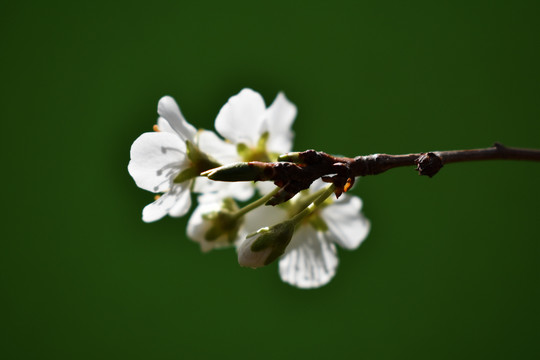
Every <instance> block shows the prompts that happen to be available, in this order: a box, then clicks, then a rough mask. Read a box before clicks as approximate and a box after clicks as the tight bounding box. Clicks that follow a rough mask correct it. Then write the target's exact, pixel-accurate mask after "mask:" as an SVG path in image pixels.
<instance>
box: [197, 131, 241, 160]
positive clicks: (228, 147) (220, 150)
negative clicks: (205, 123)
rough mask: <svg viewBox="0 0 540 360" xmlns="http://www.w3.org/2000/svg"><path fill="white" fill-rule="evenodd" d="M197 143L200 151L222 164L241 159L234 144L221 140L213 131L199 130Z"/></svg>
mask: <svg viewBox="0 0 540 360" xmlns="http://www.w3.org/2000/svg"><path fill="white" fill-rule="evenodd" d="M197 145H198V146H199V149H201V150H202V152H204V153H206V154H208V155H210V156H212V157H213V158H214V159H216V160H217V161H219V162H220V163H221V164H222V165H226V164H230V163H233V162H237V161H242V160H241V159H240V157H239V156H238V153H237V152H236V146H235V145H233V144H231V143H228V142H226V141H223V140H222V139H220V138H219V137H218V136H217V135H216V133H214V132H213V131H208V130H199V132H198V133H197Z"/></svg>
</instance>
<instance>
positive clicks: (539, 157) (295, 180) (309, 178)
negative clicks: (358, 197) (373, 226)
mask: <svg viewBox="0 0 540 360" xmlns="http://www.w3.org/2000/svg"><path fill="white" fill-rule="evenodd" d="M503 159H504V160H528V161H540V150H535V149H520V148H513V147H507V146H504V145H502V144H499V143H495V144H494V145H493V146H492V147H489V148H484V149H471V150H452V151H434V152H427V153H417V154H406V155H387V154H374V155H367V156H357V157H355V158H348V157H336V156H332V155H328V154H326V153H324V152H320V151H315V150H307V151H303V152H299V153H290V154H285V155H282V156H280V161H279V162H276V163H264V162H258V161H253V162H248V163H238V164H234V165H232V166H231V165H229V166H224V167H222V168H217V169H214V170H211V171H209V172H207V173H206V174H205V175H207V176H208V177H209V178H210V179H212V180H221V181H246V180H251V181H273V182H274V183H275V184H276V185H277V186H279V187H280V188H281V189H280V191H278V192H277V193H276V194H275V195H274V197H273V198H272V199H271V200H269V201H268V202H267V204H268V205H277V204H280V203H282V202H285V201H287V200H289V199H290V198H292V197H293V196H294V195H296V194H297V193H298V192H299V191H301V190H304V189H307V188H309V186H310V185H311V183H313V181H315V180H316V179H318V178H322V180H323V181H326V182H329V183H333V184H334V185H335V186H336V196H338V197H339V196H340V195H341V193H343V192H346V191H347V190H349V189H350V188H351V186H352V185H353V183H354V179H355V178H356V177H358V176H367V175H377V174H380V173H383V172H385V171H387V170H390V169H393V168H396V167H402V166H413V165H416V170H418V174H419V175H427V176H429V177H432V176H433V175H435V174H436V173H437V172H438V171H439V170H440V169H441V168H442V167H443V166H444V165H445V164H450V163H455V162H465V161H480V160H503Z"/></svg>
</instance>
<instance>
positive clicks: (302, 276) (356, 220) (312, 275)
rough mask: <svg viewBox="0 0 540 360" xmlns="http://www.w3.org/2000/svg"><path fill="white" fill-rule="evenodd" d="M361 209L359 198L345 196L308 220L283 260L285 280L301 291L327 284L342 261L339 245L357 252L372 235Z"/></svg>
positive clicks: (293, 239) (282, 272)
mask: <svg viewBox="0 0 540 360" xmlns="http://www.w3.org/2000/svg"><path fill="white" fill-rule="evenodd" d="M361 209H362V201H361V200H360V198H359V197H356V196H351V195H347V194H343V195H341V197H340V198H339V199H337V200H332V201H331V203H330V204H328V205H323V207H322V208H321V209H319V210H317V211H316V212H315V213H313V214H312V215H310V216H309V218H307V219H305V220H304V222H303V223H302V224H301V225H300V226H299V227H298V229H297V230H296V232H295V234H294V236H293V238H292V240H291V242H290V244H289V246H288V247H287V249H286V250H285V254H283V256H282V258H281V259H280V261H279V275H280V276H281V279H282V280H283V281H284V282H286V283H289V284H291V285H294V286H297V287H299V288H317V287H320V286H323V285H325V284H327V283H328V282H329V281H330V280H331V279H332V278H333V277H334V275H335V274H336V269H337V265H338V262H339V260H338V257H337V250H336V244H337V245H339V246H341V247H343V248H345V249H347V250H355V249H357V248H358V247H359V246H360V244H361V243H362V241H363V240H364V239H365V238H366V236H367V234H368V232H369V229H370V223H369V220H367V219H366V218H365V217H364V216H363V215H362V213H361V212H360V210H361Z"/></svg>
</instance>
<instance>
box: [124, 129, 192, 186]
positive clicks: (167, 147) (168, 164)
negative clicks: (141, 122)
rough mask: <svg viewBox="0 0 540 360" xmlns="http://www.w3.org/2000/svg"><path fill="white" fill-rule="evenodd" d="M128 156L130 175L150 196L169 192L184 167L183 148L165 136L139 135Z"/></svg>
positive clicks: (157, 133) (155, 134)
mask: <svg viewBox="0 0 540 360" xmlns="http://www.w3.org/2000/svg"><path fill="white" fill-rule="evenodd" d="M130 155H131V160H130V162H129V165H128V171H129V174H130V175H131V176H132V177H133V179H134V180H135V183H136V184H137V186H138V187H140V188H142V189H145V190H148V191H152V192H164V191H167V190H169V188H170V186H171V182H172V180H173V179H174V177H175V176H176V174H178V173H179V172H180V170H181V169H182V168H183V167H186V166H187V163H186V162H187V159H186V146H185V144H184V143H183V142H182V141H181V140H180V138H178V136H176V135H173V134H170V133H166V132H149V133H144V134H142V135H141V136H139V137H138V138H137V139H136V140H135V142H134V143H133V145H132V146H131V152H130Z"/></svg>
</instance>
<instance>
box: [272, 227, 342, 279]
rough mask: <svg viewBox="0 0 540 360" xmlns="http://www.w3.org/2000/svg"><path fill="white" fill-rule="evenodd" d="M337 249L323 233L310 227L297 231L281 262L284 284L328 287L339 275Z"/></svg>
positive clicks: (281, 274)
mask: <svg viewBox="0 0 540 360" xmlns="http://www.w3.org/2000/svg"><path fill="white" fill-rule="evenodd" d="M337 265H338V258H337V254H336V247H335V246H334V244H333V243H332V242H331V241H329V240H327V239H326V238H325V236H324V234H323V233H322V232H319V231H315V230H313V228H311V227H309V226H302V227H301V228H299V229H298V230H297V233H296V234H295V235H294V237H293V239H292V241H291V244H289V247H288V248H287V251H286V253H285V255H283V257H282V258H281V260H280V261H279V275H280V276H281V280H283V281H284V282H286V283H289V284H291V285H293V286H296V287H299V288H302V289H308V288H317V287H320V286H323V285H325V284H327V283H328V282H329V281H330V280H331V279H332V278H333V277H334V275H335V274H336V268H337Z"/></svg>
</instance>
